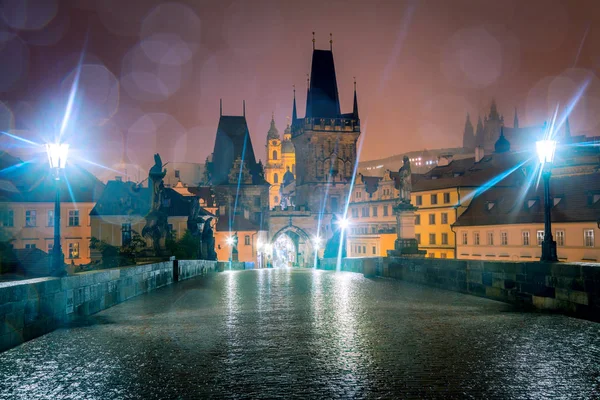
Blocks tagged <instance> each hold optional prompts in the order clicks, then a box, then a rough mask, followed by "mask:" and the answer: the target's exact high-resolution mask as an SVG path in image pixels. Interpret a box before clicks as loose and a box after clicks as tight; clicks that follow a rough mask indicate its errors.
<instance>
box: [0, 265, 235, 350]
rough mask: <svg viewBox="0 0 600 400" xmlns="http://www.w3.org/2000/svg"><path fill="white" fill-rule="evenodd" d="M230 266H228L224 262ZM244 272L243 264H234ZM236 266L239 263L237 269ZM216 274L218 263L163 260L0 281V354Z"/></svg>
mask: <svg viewBox="0 0 600 400" xmlns="http://www.w3.org/2000/svg"><path fill="white" fill-rule="evenodd" d="M227 264H228V263H227ZM234 264H236V265H235V267H236V269H244V268H245V263H234ZM237 264H241V267H240V266H239V265H237ZM215 270H217V262H216V261H200V260H198V261H184V260H179V261H175V262H173V261H166V262H161V263H157V264H148V265H139V266H132V267H125V268H115V269H110V270H101V271H91V272H84V273H80V274H75V275H72V276H67V277H64V278H37V279H29V280H24V281H15V282H0V351H3V350H6V349H9V348H11V347H14V346H16V345H18V344H20V343H22V342H24V341H27V340H30V339H33V338H35V337H38V336H40V335H43V334H45V333H47V332H50V331H52V330H54V329H55V328H56V327H58V326H60V325H62V324H65V323H68V322H70V321H73V320H74V319H75V318H77V317H82V316H88V315H91V314H94V313H97V312H99V311H102V310H104V309H107V308H109V307H112V306H114V305H116V304H118V303H121V302H123V301H125V300H128V299H130V298H132V297H135V296H138V295H140V294H142V293H147V292H150V291H152V290H155V289H158V288H160V287H163V286H166V285H169V284H171V283H173V282H175V281H177V280H183V279H189V278H192V277H194V276H198V275H201V274H204V273H206V272H210V271H215Z"/></svg>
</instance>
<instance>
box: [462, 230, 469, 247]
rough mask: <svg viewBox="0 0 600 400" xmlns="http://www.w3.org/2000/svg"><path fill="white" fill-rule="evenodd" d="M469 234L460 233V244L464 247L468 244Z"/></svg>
mask: <svg viewBox="0 0 600 400" xmlns="http://www.w3.org/2000/svg"><path fill="white" fill-rule="evenodd" d="M468 237H469V234H468V233H467V232H463V233H462V244H464V245H466V244H469V239H468Z"/></svg>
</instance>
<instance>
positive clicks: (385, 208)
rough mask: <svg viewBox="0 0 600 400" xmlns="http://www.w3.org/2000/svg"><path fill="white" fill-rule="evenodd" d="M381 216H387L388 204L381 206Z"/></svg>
mask: <svg viewBox="0 0 600 400" xmlns="http://www.w3.org/2000/svg"><path fill="white" fill-rule="evenodd" d="M383 216H384V217H387V216H388V206H383Z"/></svg>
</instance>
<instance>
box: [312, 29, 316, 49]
mask: <svg viewBox="0 0 600 400" xmlns="http://www.w3.org/2000/svg"><path fill="white" fill-rule="evenodd" d="M312 42H313V50H314V49H315V33H314V32H313V39H312Z"/></svg>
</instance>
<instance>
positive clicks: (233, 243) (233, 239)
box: [226, 232, 238, 261]
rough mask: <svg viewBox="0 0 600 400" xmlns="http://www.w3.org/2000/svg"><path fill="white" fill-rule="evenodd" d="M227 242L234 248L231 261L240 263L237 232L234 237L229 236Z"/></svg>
mask: <svg viewBox="0 0 600 400" xmlns="http://www.w3.org/2000/svg"><path fill="white" fill-rule="evenodd" d="M226 242H227V244H228V245H229V246H230V247H231V248H232V249H231V258H230V261H238V250H237V243H238V236H237V232H236V233H234V234H233V235H231V236H229V237H228V238H227V239H226Z"/></svg>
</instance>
